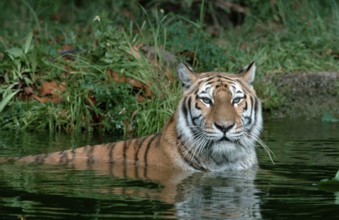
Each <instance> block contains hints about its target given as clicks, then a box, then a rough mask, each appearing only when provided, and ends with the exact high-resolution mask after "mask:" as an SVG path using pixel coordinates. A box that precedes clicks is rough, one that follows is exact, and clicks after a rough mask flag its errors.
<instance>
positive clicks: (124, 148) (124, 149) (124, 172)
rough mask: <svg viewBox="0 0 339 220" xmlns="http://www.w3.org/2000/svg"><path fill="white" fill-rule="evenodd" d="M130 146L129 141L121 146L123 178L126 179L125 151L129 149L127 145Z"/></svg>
mask: <svg viewBox="0 0 339 220" xmlns="http://www.w3.org/2000/svg"><path fill="white" fill-rule="evenodd" d="M130 144H131V141H124V146H123V153H122V155H123V177H124V178H127V149H128V148H129V145H130Z"/></svg>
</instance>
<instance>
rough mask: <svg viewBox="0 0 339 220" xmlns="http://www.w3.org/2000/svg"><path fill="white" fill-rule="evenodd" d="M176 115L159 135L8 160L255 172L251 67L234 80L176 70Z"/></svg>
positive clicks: (258, 121) (256, 123) (258, 116)
mask: <svg viewBox="0 0 339 220" xmlns="http://www.w3.org/2000/svg"><path fill="white" fill-rule="evenodd" d="M177 72H178V78H179V79H180V81H181V83H182V87H183V89H182V90H183V91H182V97H181V99H180V101H179V104H178V106H177V109H176V110H175V111H174V113H173V115H172V116H171V117H170V118H169V120H168V121H167V123H165V125H164V127H163V128H162V129H161V130H160V132H158V133H156V134H152V135H149V136H144V137H141V138H134V139H129V140H122V141H116V142H113V143H107V144H98V145H92V146H90V145H88V146H83V147H79V148H75V149H69V150H64V151H58V152H51V153H43V154H38V155H30V156H23V157H17V158H12V159H11V161H12V162H16V163H17V162H19V163H34V164H64V165H76V164H78V165H79V164H84V165H86V164H87V165H89V164H121V165H135V166H138V167H148V166H154V167H158V168H161V167H163V168H169V169H173V170H181V171H223V170H246V169H250V168H252V167H257V166H258V159H257V155H256V143H259V144H261V143H262V141H261V140H260V133H261V131H262V128H263V117H262V106H261V101H260V99H259V98H258V97H257V95H256V92H255V90H254V88H253V81H254V78H255V72H256V64H255V63H254V62H252V63H251V64H249V65H247V66H245V67H244V68H243V69H242V70H241V71H240V72H239V73H238V74H234V73H226V72H217V71H210V72H201V73H196V72H194V71H193V69H192V68H191V67H190V66H188V65H186V64H183V63H180V64H179V66H178V70H177ZM262 145H263V146H265V145H264V144H262Z"/></svg>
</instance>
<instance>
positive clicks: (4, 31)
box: [0, 0, 339, 136]
mask: <svg viewBox="0 0 339 220" xmlns="http://www.w3.org/2000/svg"><path fill="white" fill-rule="evenodd" d="M154 2H155V4H154V5H151V6H150V7H147V8H142V7H141V6H140V5H139V3H138V1H123V0H121V1H114V3H112V2H111V1H100V2H93V1H86V0H83V1H55V2H53V3H51V2H50V1H44V0H40V1H37V0H36V1H29V0H21V1H19V0H17V1H3V2H1V3H0V7H1V8H3V9H4V10H3V13H2V14H1V15H0V21H2V22H0V61H1V62H0V83H1V84H0V96H1V97H2V98H1V101H0V126H1V127H2V128H10V129H30V130H37V129H41V130H45V129H49V130H50V131H56V130H62V131H63V130H66V131H90V132H92V131H100V132H105V133H116V132H118V133H120V134H125V135H131V136H140V135H145V134H149V133H152V132H155V131H159V129H160V128H161V127H162V126H163V124H164V122H165V121H166V120H167V119H168V117H169V116H170V115H171V114H172V113H173V111H174V110H175V108H176V105H177V102H178V99H179V97H180V93H181V88H180V84H179V83H178V82H177V78H176V64H177V62H188V63H190V64H191V65H193V67H194V69H195V70H196V71H198V72H199V71H209V70H223V71H230V72H236V71H238V70H239V69H240V68H241V67H242V66H244V65H246V64H248V63H250V62H251V61H255V62H256V63H257V65H258V77H257V81H256V87H257V90H258V93H259V96H260V97H262V99H263V100H264V103H265V109H266V110H270V111H271V112H274V110H275V109H276V108H277V107H279V106H282V105H284V104H285V103H284V97H283V96H281V94H279V93H278V91H277V89H276V86H275V85H274V84H273V83H272V82H267V81H266V80H265V77H266V76H267V75H269V74H279V73H286V72H292V73H293V72H300V71H304V72H317V71H336V70H337V69H338V67H337V65H338V54H339V38H338V37H337V36H339V10H338V7H339V4H338V2H337V1H335V0H333V1H331V0H328V1H306V0H303V1H298V2H295V1H282V0H280V1H276V3H275V4H274V5H271V3H269V1H268V2H267V3H258V1H255V0H252V1H245V2H246V4H247V6H248V10H247V12H246V14H245V17H244V20H243V22H241V23H239V24H238V25H237V26H232V25H231V22H230V20H228V21H226V20H227V19H226V20H225V19H224V20H225V23H223V20H220V19H219V18H223V17H222V16H220V15H225V14H227V11H223V12H220V9H217V6H216V5H215V4H214V3H213V2H210V1H202V2H201V3H199V4H198V6H196V5H197V4H192V2H191V1H183V2H182V3H180V6H181V8H179V9H178V11H176V12H175V13H174V12H169V11H168V10H167V8H166V5H164V3H162V2H161V1H154ZM79 4H80V5H79ZM144 6H145V5H144ZM156 6H158V7H156ZM193 6H194V7H197V8H193ZM161 7H164V8H161ZM189 7H191V8H189ZM218 13H219V14H218ZM220 13H221V14H220ZM211 21H212V22H211ZM213 25H215V27H214V29H215V31H212V32H213V33H212V32H211V31H210V28H211V26H213ZM215 32H216V33H215ZM143 46H149V48H152V49H153V50H154V51H153V52H152V56H153V58H152V59H150V58H149V57H147V52H150V50H146V52H145V50H144V52H142V51H143V48H145V47H143ZM132 48H134V50H136V51H137V55H139V54H140V56H141V57H138V56H137V57H136V56H134V55H133V54H132V53H131V51H132ZM65 49H71V50H73V52H74V53H71V54H68V55H67V56H62V54H61V53H60V51H62V50H65ZM164 51H165V52H164ZM166 53H168V54H170V55H171V56H172V58H173V57H174V59H175V60H176V61H175V62H174V61H173V59H169V58H168V57H166V56H164V54H166ZM109 71H111V72H115V73H117V74H119V75H120V76H124V77H127V78H128V80H127V81H125V82H120V83H118V82H116V81H115V80H114V79H113V78H112V77H111V76H110V75H109V74H108V72H109ZM130 79H135V80H138V81H140V82H142V83H144V85H145V87H147V88H146V90H150V91H151V92H152V95H151V96H149V97H145V93H147V91H145V89H144V90H143V89H137V88H135V87H134V86H133V84H131V83H130V81H129V80H130ZM45 82H57V83H58V84H60V83H65V85H66V89H65V91H59V93H60V94H59V95H60V96H61V97H62V102H60V103H54V102H46V103H40V102H38V101H36V100H35V99H32V97H31V95H32V94H30V95H29V94H27V92H25V91H27V88H28V89H29V90H30V91H32V92H33V95H37V96H39V94H40V93H39V90H40V89H41V88H42V87H43V85H44V83H45ZM140 95H141V96H144V101H142V102H138V101H137V98H138V97H140ZM51 96H53V95H48V96H46V97H42V98H44V99H48V98H52V97H51ZM93 100H95V101H93Z"/></svg>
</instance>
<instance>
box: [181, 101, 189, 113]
mask: <svg viewBox="0 0 339 220" xmlns="http://www.w3.org/2000/svg"><path fill="white" fill-rule="evenodd" d="M186 99H187V97H185V98H184V100H183V101H182V108H181V109H182V112H183V113H184V115H185V117H187V111H188V110H187V108H186Z"/></svg>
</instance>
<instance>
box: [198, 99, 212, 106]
mask: <svg viewBox="0 0 339 220" xmlns="http://www.w3.org/2000/svg"><path fill="white" fill-rule="evenodd" d="M200 99H201V101H202V102H203V103H205V104H206V105H212V104H213V102H212V100H211V99H209V98H206V97H202V98H200Z"/></svg>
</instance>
